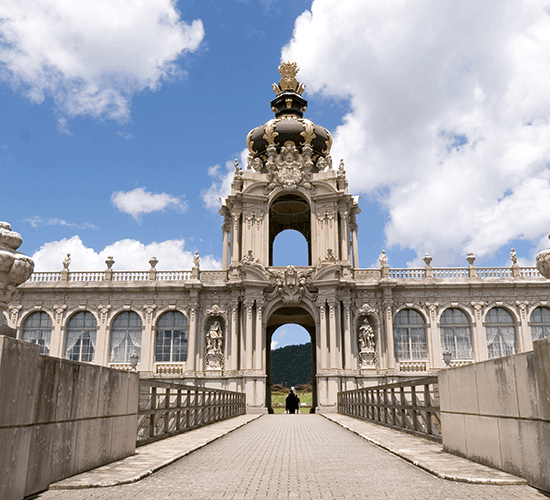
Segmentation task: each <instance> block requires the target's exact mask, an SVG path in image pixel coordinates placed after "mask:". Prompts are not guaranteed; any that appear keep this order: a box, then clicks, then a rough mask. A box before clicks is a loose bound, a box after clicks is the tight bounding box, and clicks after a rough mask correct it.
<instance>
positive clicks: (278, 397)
mask: <svg viewBox="0 0 550 500" xmlns="http://www.w3.org/2000/svg"><path fill="white" fill-rule="evenodd" d="M288 392H289V391H286V392H272V393H271V407H272V408H273V412H274V413H283V412H284V411H285V399H286V397H287V396H288ZM297 394H298V397H299V398H300V406H304V405H305V408H300V413H309V407H311V405H312V397H311V392H300V391H298V393H297Z"/></svg>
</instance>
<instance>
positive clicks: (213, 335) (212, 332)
mask: <svg viewBox="0 0 550 500" xmlns="http://www.w3.org/2000/svg"><path fill="white" fill-rule="evenodd" d="M222 339H223V332H222V328H221V325H220V322H219V321H214V322H213V323H212V325H210V329H209V330H208V333H207V336H206V342H207V350H208V352H209V353H211V354H216V353H220V352H221V350H222Z"/></svg>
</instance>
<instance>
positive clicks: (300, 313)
mask: <svg viewBox="0 0 550 500" xmlns="http://www.w3.org/2000/svg"><path fill="white" fill-rule="evenodd" d="M289 323H294V324H297V325H300V326H301V327H303V328H305V329H306V330H307V331H308V333H309V335H310V337H311V385H312V394H311V396H312V403H311V408H312V411H314V409H315V408H316V407H317V355H316V351H317V341H316V324H315V320H314V318H313V316H312V315H311V313H310V312H309V311H308V310H307V308H305V307H304V306H299V305H296V306H295V305H292V306H289V305H285V304H280V305H279V306H278V307H277V308H276V309H275V310H273V311H272V312H271V314H270V315H269V318H268V320H267V324H266V345H267V349H266V365H265V366H266V375H267V380H266V399H265V405H266V407H267V409H268V411H269V412H270V413H271V411H272V409H271V349H270V348H269V346H270V345H271V337H272V335H273V333H274V332H275V330H276V329H277V328H279V327H280V326H283V325H287V324H289Z"/></svg>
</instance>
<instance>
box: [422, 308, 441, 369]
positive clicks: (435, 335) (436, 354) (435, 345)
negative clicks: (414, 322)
mask: <svg viewBox="0 0 550 500" xmlns="http://www.w3.org/2000/svg"><path fill="white" fill-rule="evenodd" d="M426 306H427V307H428V311H429V315H428V317H429V322H430V324H429V331H428V332H426V333H427V335H426V340H427V341H428V360H429V363H430V366H429V367H430V368H432V369H433V368H443V364H444V363H443V354H442V353H443V351H442V346H441V335H440V334H439V329H438V328H437V321H436V315H437V308H438V306H439V303H438V302H434V303H430V302H426Z"/></svg>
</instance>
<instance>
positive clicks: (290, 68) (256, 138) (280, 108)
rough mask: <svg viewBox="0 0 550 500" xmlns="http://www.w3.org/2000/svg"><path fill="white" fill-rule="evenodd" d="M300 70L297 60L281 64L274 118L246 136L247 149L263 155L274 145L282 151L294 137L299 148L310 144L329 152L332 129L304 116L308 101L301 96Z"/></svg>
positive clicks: (320, 153)
mask: <svg viewBox="0 0 550 500" xmlns="http://www.w3.org/2000/svg"><path fill="white" fill-rule="evenodd" d="M298 70H299V68H298V66H297V64H296V63H281V65H280V66H279V72H280V73H281V76H282V78H281V80H280V81H279V84H278V85H277V84H273V90H274V91H275V93H276V94H277V97H276V98H275V99H273V101H271V109H272V110H273V112H274V113H275V118H274V119H272V120H269V121H268V122H267V123H265V124H264V125H260V126H259V127H257V128H255V129H253V130H251V131H250V132H249V134H248V136H247V138H246V144H247V146H248V150H249V152H250V154H251V155H252V156H253V157H254V158H261V157H262V156H264V155H265V154H266V150H267V148H268V146H275V147H276V149H277V151H280V148H281V147H282V146H283V145H284V144H285V143H286V142H288V141H292V142H293V143H294V144H295V146H296V147H297V148H298V150H299V151H300V152H302V148H303V147H304V146H306V145H309V146H310V147H311V148H312V150H313V154H314V155H316V156H321V157H325V156H327V155H328V154H329V152H330V148H331V146H332V136H331V135H330V132H329V131H328V130H327V129H325V128H323V127H320V126H319V125H315V124H314V123H313V122H312V121H310V120H308V119H307V118H303V112H304V111H305V110H306V108H307V101H306V100H305V99H304V98H303V97H302V96H301V94H302V92H303V91H304V89H305V85H304V84H299V83H298V82H297V80H296V78H295V77H296V73H297V72H298Z"/></svg>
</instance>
